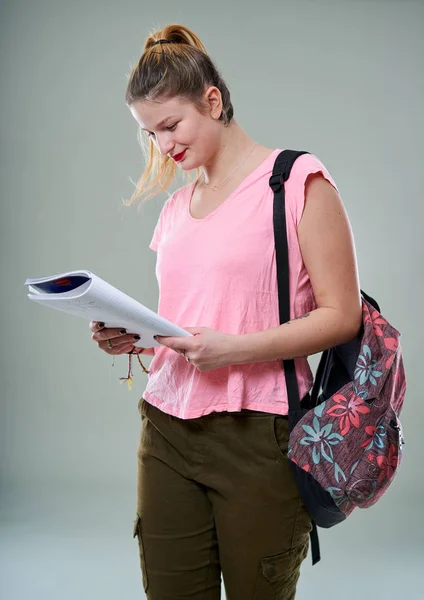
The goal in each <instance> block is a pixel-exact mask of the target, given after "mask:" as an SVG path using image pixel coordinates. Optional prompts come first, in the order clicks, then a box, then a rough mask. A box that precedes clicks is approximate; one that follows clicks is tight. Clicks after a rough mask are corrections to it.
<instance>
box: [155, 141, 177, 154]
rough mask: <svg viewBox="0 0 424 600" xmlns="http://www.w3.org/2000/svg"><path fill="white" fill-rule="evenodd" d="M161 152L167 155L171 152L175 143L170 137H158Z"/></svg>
mask: <svg viewBox="0 0 424 600" xmlns="http://www.w3.org/2000/svg"><path fill="white" fill-rule="evenodd" d="M156 142H157V146H158V150H159V152H160V153H161V154H162V155H163V156H165V154H169V153H170V152H171V150H172V148H173V147H174V143H173V142H172V140H170V139H169V138H159V137H158V138H157V140H156Z"/></svg>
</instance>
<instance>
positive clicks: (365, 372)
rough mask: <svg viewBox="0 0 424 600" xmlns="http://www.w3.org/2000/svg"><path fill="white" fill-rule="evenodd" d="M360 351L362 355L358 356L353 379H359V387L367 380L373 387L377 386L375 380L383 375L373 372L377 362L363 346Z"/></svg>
mask: <svg viewBox="0 0 424 600" xmlns="http://www.w3.org/2000/svg"><path fill="white" fill-rule="evenodd" d="M362 349H363V354H360V355H359V356H358V360H357V362H356V369H355V375H354V377H355V379H358V378H359V385H364V383H365V382H367V381H368V380H369V381H370V382H371V383H372V384H373V385H377V379H376V378H378V377H381V376H382V374H383V373H381V371H375V370H374V367H375V365H376V364H377V361H376V360H375V359H373V358H372V353H371V348H370V347H369V346H368V345H367V344H364V345H363V347H362Z"/></svg>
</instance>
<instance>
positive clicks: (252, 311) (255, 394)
mask: <svg viewBox="0 0 424 600" xmlns="http://www.w3.org/2000/svg"><path fill="white" fill-rule="evenodd" d="M280 152H281V149H278V148H277V149H276V150H274V151H273V152H272V153H271V154H270V155H269V156H268V157H267V158H266V159H265V160H264V161H263V162H262V164H261V165H259V167H257V168H256V169H255V170H254V171H253V172H252V173H251V174H250V175H248V177H246V178H245V179H244V180H243V181H242V182H241V183H240V185H239V186H238V187H237V188H236V190H235V191H234V192H233V193H232V194H230V195H229V196H228V197H227V198H226V200H225V201H224V202H223V203H222V204H221V205H220V206H219V207H218V208H216V209H215V210H214V211H213V212H212V213H211V214H209V215H208V216H207V217H205V218H204V219H194V218H193V217H192V216H191V215H190V211H189V205H190V199H191V195H192V192H193V189H194V185H195V184H194V183H191V184H189V185H186V186H184V187H182V188H180V189H178V190H177V191H176V192H174V194H172V196H171V197H170V198H169V199H168V200H167V201H166V202H165V204H164V206H163V209H162V211H161V213H160V215H159V219H158V222H157V225H156V228H155V231H154V234H153V239H152V241H151V243H150V248H151V249H152V250H154V251H157V263H156V277H157V280H158V284H159V307H158V314H159V315H161V316H163V317H165V318H167V319H168V320H170V321H172V322H174V323H175V324H177V325H179V326H180V327H183V328H185V327H210V328H212V329H216V330H218V331H222V332H225V333H230V334H235V335H238V334H245V333H251V332H257V331H263V330H265V329H269V328H271V327H276V326H278V325H279V324H280V323H279V315H278V290H277V275H276V263H275V246H274V231H273V200H274V194H273V192H272V190H271V188H270V187H269V178H270V176H271V174H272V170H273V166H274V161H275V159H276V157H277V156H278V154H279V153H280ZM319 171H320V172H322V174H323V175H324V177H325V178H326V179H327V180H328V181H329V182H330V183H331V184H332V185H333V186H334V187H335V188H336V189H337V187H336V184H335V183H334V181H333V179H332V177H331V176H330V175H329V173H328V172H327V170H326V168H325V167H324V165H323V164H322V163H321V162H320V161H319V160H318V159H317V158H316V157H315V156H313V155H311V154H304V155H302V156H300V157H299V158H298V159H297V160H296V162H295V163H294V165H293V168H292V171H291V174H290V178H289V179H288V181H287V182H286V185H285V190H286V220H287V229H288V248H289V268H290V318H291V319H293V318H294V317H298V316H301V315H303V314H305V313H306V312H309V311H312V310H314V309H315V308H316V303H315V298H314V294H313V290H312V286H311V283H310V280H309V276H308V273H307V271H306V268H305V266H304V264H303V260H302V256H301V252H300V247H299V242H298V237H297V227H298V224H299V222H300V219H301V217H302V212H303V208H304V203H305V185H304V184H305V180H306V178H307V176H308V175H309V174H310V173H316V172H319ZM295 362H296V373H297V380H298V385H299V393H300V397H301V398H303V397H304V396H305V394H306V393H307V392H308V391H310V389H311V387H312V384H313V377H312V373H311V369H310V367H309V364H308V361H307V359H306V358H298V359H296V361H295ZM143 397H144V398H145V399H146V401H147V402H149V403H150V404H153V405H154V406H156V407H157V408H159V409H160V410H161V411H163V412H166V413H168V414H170V415H174V416H176V417H179V418H181V419H193V418H197V417H200V416H202V415H207V414H209V413H211V412H213V411H216V412H221V411H240V410H241V409H250V410H259V411H263V412H270V413H275V414H281V415H286V414H287V413H288V403H287V390H286V384H285V379H284V371H283V368H282V362H281V360H273V361H267V362H257V363H248V364H238V365H229V366H226V367H221V368H219V369H214V370H212V371H206V372H201V371H199V370H198V369H196V367H194V366H193V365H191V364H190V363H188V362H187V361H186V360H185V359H184V357H183V356H182V355H181V354H179V353H177V352H175V351H174V350H171V349H169V348H167V347H166V346H159V347H156V348H155V355H154V358H153V360H152V362H151V365H150V374H149V376H148V383H147V386H146V389H145V391H144V394H143Z"/></svg>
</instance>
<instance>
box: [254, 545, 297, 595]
mask: <svg viewBox="0 0 424 600" xmlns="http://www.w3.org/2000/svg"><path fill="white" fill-rule="evenodd" d="M308 547H309V540H307V541H306V542H303V543H302V544H301V545H299V546H296V547H295V548H292V549H291V550H288V551H287V552H282V553H281V554H274V555H273V556H265V557H264V558H262V560H261V567H260V572H259V574H258V579H257V582H256V588H255V595H254V596H253V598H254V600H281V599H282V598H284V600H294V598H295V595H296V585H297V580H298V579H299V574H300V566H301V564H302V562H303V560H304V559H305V558H306V556H307V554H308Z"/></svg>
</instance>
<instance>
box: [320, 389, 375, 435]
mask: <svg viewBox="0 0 424 600" xmlns="http://www.w3.org/2000/svg"><path fill="white" fill-rule="evenodd" d="M333 400H334V402H335V403H336V404H334V405H333V406H331V407H330V408H329V409H328V410H327V414H328V415H330V416H332V417H336V418H337V419H340V423H339V427H340V433H341V435H342V436H345V435H346V434H347V433H348V431H349V430H350V427H351V425H353V426H354V427H356V428H359V425H360V415H361V414H362V415H366V414H367V413H369V412H371V409H370V408H369V407H368V406H366V405H365V402H364V401H363V400H362V398H360V397H359V396H357V395H356V394H355V392H352V394H351V398H350V400H348V399H347V398H346V397H345V396H343V394H335V395H334V396H333Z"/></svg>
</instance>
